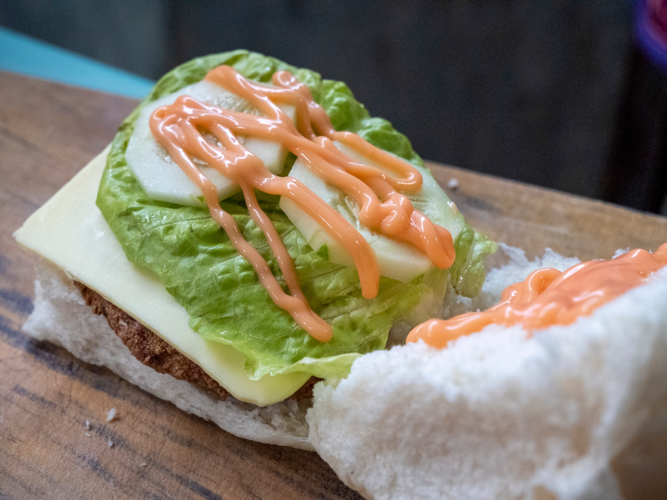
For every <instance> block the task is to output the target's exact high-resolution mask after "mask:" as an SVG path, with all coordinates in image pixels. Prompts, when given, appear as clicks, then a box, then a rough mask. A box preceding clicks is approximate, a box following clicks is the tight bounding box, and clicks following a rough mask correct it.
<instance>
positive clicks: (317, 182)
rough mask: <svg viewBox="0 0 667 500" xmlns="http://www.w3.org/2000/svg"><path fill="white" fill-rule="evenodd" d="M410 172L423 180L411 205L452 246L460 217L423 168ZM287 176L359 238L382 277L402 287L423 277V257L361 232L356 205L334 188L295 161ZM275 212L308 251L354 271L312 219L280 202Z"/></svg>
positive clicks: (364, 230)
mask: <svg viewBox="0 0 667 500" xmlns="http://www.w3.org/2000/svg"><path fill="white" fill-rule="evenodd" d="M335 144H336V147H337V148H338V149H340V150H341V151H342V152H343V153H345V154H346V155H347V156H349V157H350V158H352V159H354V160H355V161H358V162H360V163H364V164H366V165H371V166H374V167H378V168H381V166H380V165H378V164H377V163H375V162H373V161H371V160H368V159H367V158H365V157H363V156H361V155H360V154H359V153H357V152H356V151H354V150H352V149H350V148H348V147H347V146H344V145H343V144H340V143H338V142H336V143H335ZM413 166H415V165H413ZM415 168H417V169H418V170H419V171H420V173H421V174H422V177H423V183H422V188H421V190H420V191H419V192H417V193H414V194H410V195H408V197H409V198H410V201H411V202H412V204H413V206H414V207H415V208H416V209H417V210H419V211H420V212H422V213H423V214H424V215H426V217H428V218H429V219H430V220H431V221H433V222H434V223H435V224H438V225H441V226H443V227H445V228H447V229H448V230H449V232H450V233H451V234H452V238H453V239H454V241H456V238H457V237H458V235H459V233H460V232H461V230H462V229H463V227H464V225H465V221H464V219H463V216H462V215H461V213H460V212H459V211H458V210H457V208H456V205H455V204H454V203H453V202H452V201H451V200H450V199H449V197H448V196H447V195H446V194H445V192H444V191H443V190H442V188H441V187H440V186H439V185H438V183H437V182H436V181H435V179H434V178H433V176H432V175H431V172H430V171H429V170H428V169H426V168H424V167H419V166H415ZM290 176H292V177H294V178H295V179H298V180H300V181H301V182H302V183H304V184H305V185H306V186H307V187H308V188H310V189H311V190H312V191H313V192H314V193H315V194H316V195H317V196H319V197H320V198H322V200H324V201H325V202H326V203H327V204H328V205H330V206H331V207H333V208H334V209H335V210H336V211H337V212H338V213H340V214H341V215H342V216H343V217H344V218H345V219H346V220H348V222H350V224H352V225H353V226H354V227H355V228H356V229H357V231H359V233H361V235H362V236H363V237H364V239H366V241H367V242H368V243H369V244H370V246H371V248H372V249H373V251H374V252H375V257H376V258H377V261H378V265H379V267H380V274H381V275H382V276H386V277H388V278H392V279H395V280H398V281H402V282H405V283H407V282H410V281H413V280H414V279H416V278H418V277H419V276H421V275H423V274H424V273H425V272H426V271H427V270H428V269H429V268H430V267H431V265H432V263H431V261H430V260H429V259H428V258H427V257H426V255H424V254H423V253H422V252H420V251H419V250H417V249H416V248H415V247H413V246H412V245H410V244H408V243H404V242H401V241H396V240H393V239H391V238H387V237H386V236H384V235H382V234H380V233H377V232H375V231H371V230H370V229H368V228H367V227H365V226H363V225H362V224H361V223H360V222H359V220H358V219H357V216H356V214H357V213H358V211H359V207H358V206H357V204H356V202H355V201H354V200H352V199H351V198H350V197H348V196H346V195H345V194H344V193H343V192H342V191H340V190H339V189H338V188H336V187H334V186H331V185H329V184H327V183H325V182H324V181H323V180H322V179H320V178H319V177H317V176H316V175H315V174H313V173H312V172H311V171H310V169H309V168H308V167H307V166H306V165H305V164H304V163H303V162H301V161H300V160H297V161H296V162H295V163H294V166H293V167H292V170H291V172H290ZM280 208H281V209H282V210H283V211H284V212H285V214H286V215H287V217H289V219H290V220H291V221H292V223H293V224H294V225H295V226H296V228H297V229H298V231H299V232H300V233H301V234H302V235H303V237H304V238H305V239H306V241H308V244H309V245H310V246H311V247H312V248H314V249H320V248H321V247H322V246H324V245H326V247H327V251H328V255H329V260H330V261H331V262H334V263H336V264H340V265H343V266H353V265H354V264H353V261H352V258H351V257H350V255H349V254H348V253H347V251H346V250H345V248H343V247H342V246H341V245H340V244H339V243H338V242H336V241H335V240H334V239H333V238H331V236H329V235H328V234H327V233H326V231H324V229H322V228H321V227H320V225H319V224H318V223H317V222H316V221H315V220H314V219H313V218H311V217H310V216H309V215H308V214H307V213H306V212H304V211H303V210H302V209H301V208H300V207H299V206H298V205H296V204H295V203H294V202H293V201H291V200H289V199H287V198H285V197H281V199H280Z"/></svg>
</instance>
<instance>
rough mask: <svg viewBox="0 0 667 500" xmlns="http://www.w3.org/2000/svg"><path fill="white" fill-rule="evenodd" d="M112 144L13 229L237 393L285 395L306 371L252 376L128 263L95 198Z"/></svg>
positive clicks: (260, 400)
mask: <svg viewBox="0 0 667 500" xmlns="http://www.w3.org/2000/svg"><path fill="white" fill-rule="evenodd" d="M107 154H108V148H107V150H105V151H103V152H102V153H101V154H100V155H99V156H97V157H96V158H95V159H94V160H93V161H92V162H90V163H89V164H88V166H86V167H85V168H84V169H83V170H81V171H80V172H79V173H78V174H77V175H76V176H75V177H74V178H73V179H72V180H71V181H70V182H69V183H68V184H67V185H65V187H63V188H62V189H61V190H60V191H58V192H57V193H56V194H55V195H54V196H53V197H52V198H51V199H50V200H49V201H48V202H47V203H46V204H45V205H44V206H43V207H41V208H40V209H39V210H37V211H36V212H35V213H34V214H33V215H32V216H31V217H30V218H29V219H28V220H27V221H26V222H25V224H23V227H21V228H20V229H19V230H18V231H16V233H15V234H14V237H15V238H16V240H17V241H18V242H19V243H20V244H21V245H22V246H24V247H25V248H27V249H29V250H32V251H34V252H36V253H38V254H39V255H41V256H43V257H45V258H46V259H48V260H50V261H51V262H53V263H54V264H56V265H57V266H59V267H60V268H62V269H64V270H65V271H66V272H67V273H68V274H69V275H70V276H71V277H72V278H73V279H75V280H77V281H80V282H81V283H83V284H84V285H86V286H87V287H89V288H91V289H93V290H95V291H96V292H97V293H99V294H100V295H102V296H103V297H104V298H105V299H107V300H109V301H110V302H111V303H113V304H114V305H116V306H117V307H119V308H120V309H122V310H123V311H125V312H127V314H129V315H130V316H132V317H133V318H135V319H136V320H137V321H139V322H140V323H142V324H143V325H144V326H146V327H147V328H149V329H150V330H151V331H153V332H154V333H156V334H157V335H158V336H160V337H161V338H162V339H163V340H165V341H166V342H168V343H169V344H170V345H172V346H173V347H175V348H176V349H178V351H180V352H181V353H183V354H184V355H185V356H187V357H188V358H189V359H191V360H192V361H194V362H195V363H197V364H198V365H199V366H200V367H202V369H203V370H204V371H205V372H206V373H208V374H209V375H210V376H211V377H212V378H213V379H214V380H216V381H217V382H218V383H219V384H220V385H221V386H222V387H224V388H225V389H227V391H229V392H230V393H231V394H232V395H233V396H234V397H235V398H237V399H240V400H242V401H247V402H249V403H253V404H256V405H259V406H265V405H268V404H271V403H276V402H278V401H282V400H283V399H285V398H287V397H289V396H290V395H292V394H293V393H294V392H295V391H296V390H297V389H298V388H299V387H301V386H302V385H303V384H304V383H305V382H306V380H307V379H308V378H309V375H306V374H287V375H278V376H265V377H263V378H262V379H260V380H257V381H254V380H250V379H249V378H248V376H247V375H246V372H245V370H244V364H245V358H244V356H243V355H242V354H241V353H239V352H238V351H237V350H236V349H234V348H233V347H231V346H227V345H223V344H220V343H217V342H212V341H209V340H205V339H203V338H202V337H200V336H199V335H198V334H197V333H196V332H194V331H193V330H192V329H191V328H190V327H189V326H188V319H189V316H188V313H187V312H186V311H185V309H184V308H183V307H182V306H181V305H180V304H178V303H177V302H176V300H175V299H174V298H173V297H172V296H171V295H170V294H169V293H168V292H167V291H166V289H165V287H164V285H162V283H160V282H159V281H158V280H157V278H156V277H155V276H154V275H153V274H152V273H150V272H149V271H147V270H144V269H141V268H139V267H137V266H135V265H133V264H132V263H130V262H129V261H128V260H127V258H126V257H125V253H124V252H123V249H122V248H121V246H120V244H119V243H118V241H117V240H116V237H115V236H114V234H113V232H112V231H111V229H110V228H109V226H108V224H107V223H106V221H105V220H104V217H103V216H102V214H101V212H100V211H99V209H98V208H97V206H96V205H95V198H96V197H97V190H98V187H99V184H100V180H101V178H102V172H103V170H104V166H105V163H106V157H107Z"/></svg>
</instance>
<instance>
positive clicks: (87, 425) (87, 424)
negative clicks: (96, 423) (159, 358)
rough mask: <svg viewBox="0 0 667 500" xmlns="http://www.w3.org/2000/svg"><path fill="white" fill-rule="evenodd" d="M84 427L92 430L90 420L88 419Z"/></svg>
mask: <svg viewBox="0 0 667 500" xmlns="http://www.w3.org/2000/svg"><path fill="white" fill-rule="evenodd" d="M84 427H85V429H86V430H87V431H89V430H90V420H86V425H85V426H84Z"/></svg>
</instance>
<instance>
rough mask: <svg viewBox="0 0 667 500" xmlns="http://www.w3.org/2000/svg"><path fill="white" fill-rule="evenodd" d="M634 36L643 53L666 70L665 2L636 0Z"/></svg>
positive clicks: (659, 0) (666, 16)
mask: <svg viewBox="0 0 667 500" xmlns="http://www.w3.org/2000/svg"><path fill="white" fill-rule="evenodd" d="M636 13H637V19H636V24H635V28H636V34H637V41H638V42H639V46H640V47H641V48H642V50H643V51H644V53H645V54H646V55H647V56H648V57H649V58H650V59H651V60H652V61H653V62H655V63H657V64H658V65H660V66H661V67H662V69H664V70H667V0H638V1H637V3H636Z"/></svg>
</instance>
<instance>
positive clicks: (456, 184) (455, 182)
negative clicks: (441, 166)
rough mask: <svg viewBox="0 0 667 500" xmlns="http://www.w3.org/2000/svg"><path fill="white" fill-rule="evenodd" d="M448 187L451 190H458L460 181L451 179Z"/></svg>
mask: <svg viewBox="0 0 667 500" xmlns="http://www.w3.org/2000/svg"><path fill="white" fill-rule="evenodd" d="M447 187H448V188H449V189H456V188H458V187H459V180H458V179H449V182H448V183H447Z"/></svg>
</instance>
